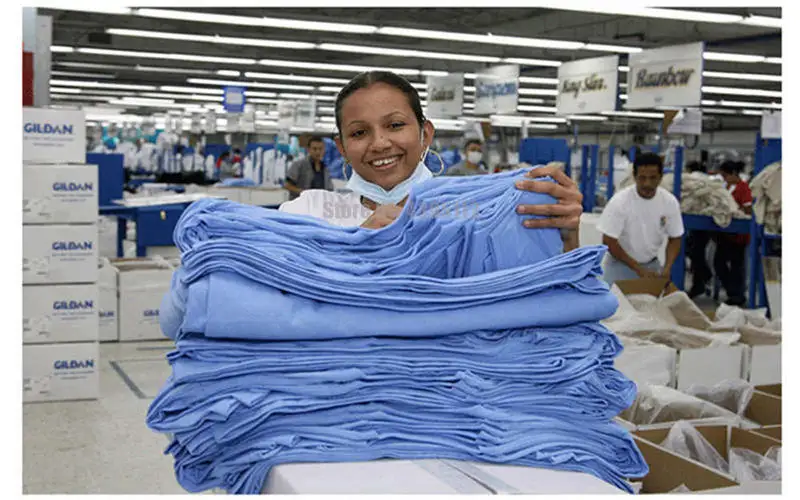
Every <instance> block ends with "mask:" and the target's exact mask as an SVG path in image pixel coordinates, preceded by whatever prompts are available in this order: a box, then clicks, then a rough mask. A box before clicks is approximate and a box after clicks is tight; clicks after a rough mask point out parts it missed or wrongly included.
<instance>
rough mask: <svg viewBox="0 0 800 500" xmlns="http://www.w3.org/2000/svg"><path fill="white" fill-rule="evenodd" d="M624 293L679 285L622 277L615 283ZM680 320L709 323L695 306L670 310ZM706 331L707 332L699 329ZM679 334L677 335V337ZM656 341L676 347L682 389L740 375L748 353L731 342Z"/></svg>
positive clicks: (659, 292)
mask: <svg viewBox="0 0 800 500" xmlns="http://www.w3.org/2000/svg"><path fill="white" fill-rule="evenodd" d="M615 284H616V285H617V286H618V287H619V289H620V290H621V291H622V293H623V294H624V295H638V294H646V295H652V296H655V297H660V296H667V295H670V294H673V293H676V292H678V289H677V288H676V287H675V285H674V284H672V283H671V282H670V281H669V280H667V279H661V278H643V279H636V280H622V281H617V282H616V283H615ZM670 314H673V315H674V316H675V317H676V319H677V320H678V322H679V326H681V327H685V328H694V329H696V330H699V328H698V327H700V326H702V325H704V324H706V323H710V321H709V319H708V316H707V315H706V314H705V313H703V312H702V311H700V310H699V309H697V310H696V311H695V310H686V311H681V310H671V311H670ZM700 333H702V334H706V333H708V332H702V331H701V332H700ZM687 334H688V333H687ZM676 338H677V337H676ZM653 340H654V341H655V342H657V343H664V344H665V345H668V346H670V347H672V348H674V349H676V351H677V362H676V366H675V369H676V372H675V377H674V380H675V384H674V387H677V388H678V389H679V390H685V389H688V388H689V387H691V386H693V385H705V386H714V385H716V384H718V383H720V382H723V381H726V380H734V379H738V378H741V376H742V366H743V363H744V361H743V360H744V357H745V346H743V345H730V346H719V347H696V348H684V347H681V346H680V345H678V344H677V343H667V342H670V340H668V339H664V338H657V339H653Z"/></svg>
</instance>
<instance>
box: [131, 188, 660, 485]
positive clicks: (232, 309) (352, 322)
mask: <svg viewBox="0 0 800 500" xmlns="http://www.w3.org/2000/svg"><path fill="white" fill-rule="evenodd" d="M522 174H524V172H515V173H513V174H512V175H508V174H504V175H498V176H481V179H474V180H473V179H468V178H464V179H448V180H446V181H444V180H442V181H439V180H436V181H430V182H428V183H425V184H422V185H419V186H415V188H414V189H413V190H412V195H411V198H410V201H409V203H408V204H407V205H406V208H405V210H404V212H403V214H402V215H401V217H400V218H399V219H398V220H397V221H396V222H395V223H393V224H392V225H390V226H388V227H386V228H384V229H381V230H377V231H372V230H365V229H360V228H352V229H351V228H341V227H336V226H330V225H328V224H325V223H324V222H320V221H316V220H313V219H311V218H305V217H297V216H292V215H290V214H282V213H278V212H274V211H267V210H264V209H254V208H253V207H244V206H241V205H235V204H231V203H227V202H222V203H205V202H204V203H197V204H195V205H193V206H192V207H191V208H190V209H189V210H187V212H186V213H185V214H184V216H183V218H182V219H181V221H180V223H179V225H178V227H177V228H176V234H175V240H176V242H177V244H178V245H179V246H180V247H181V249H182V250H183V252H184V253H183V268H182V269H181V270H180V271H179V272H177V273H176V274H175V276H174V278H173V285H172V291H171V293H170V294H168V295H167V296H166V297H165V299H164V303H163V305H162V309H161V321H162V328H163V329H164V331H165V333H167V334H168V335H170V336H172V337H174V338H176V339H177V342H176V343H177V350H176V351H175V352H174V353H171V354H170V355H169V356H168V358H169V361H170V364H171V366H172V370H173V373H172V375H171V377H170V378H169V380H168V381H167V384H166V385H165V386H164V387H163V389H162V390H161V392H160V393H159V395H158V397H157V398H156V400H155V401H154V402H153V404H152V406H151V408H150V411H149V413H148V420H147V423H148V425H149V426H150V427H151V428H153V429H155V430H157V431H159V432H164V433H170V434H172V435H173V442H172V444H171V445H170V447H169V449H168V452H169V453H171V454H173V456H174V457H175V469H176V473H177V476H178V479H179V481H180V483H181V484H182V485H183V486H184V488H186V489H187V490H189V491H202V490H206V489H210V488H213V487H223V488H225V489H226V490H228V491H230V492H234V493H256V492H259V491H260V489H261V486H262V484H263V482H264V480H265V479H266V475H267V473H268V472H269V470H270V469H271V467H273V466H274V465H277V464H281V463H288V462H333V461H362V460H372V459H378V458H401V459H418V458H451V459H458V460H474V461H482V462H491V463H502V464H516V465H528V466H534V467H550V468H557V469H562V470H572V471H581V472H589V473H592V474H594V475H596V476H597V477H600V478H602V479H604V480H606V481H608V482H609V483H611V484H614V485H616V486H617V487H619V488H621V489H625V490H628V491H630V484H629V483H628V482H627V481H626V478H636V477H642V476H644V475H645V474H646V472H647V465H646V464H645V462H644V460H643V458H642V456H641V454H640V453H639V451H638V449H637V448H636V446H635V443H634V442H633V440H632V438H631V436H630V435H629V434H628V432H627V431H625V430H624V429H623V428H621V427H620V426H619V425H617V424H615V423H613V422H612V421H611V418H612V417H613V416H614V415H616V414H618V413H619V412H620V411H621V410H622V409H623V408H626V407H628V406H630V404H631V403H632V402H633V400H634V398H635V395H636V387H635V385H634V384H633V383H632V382H631V381H630V380H628V379H627V378H625V377H624V376H623V375H621V374H620V373H619V372H618V371H616V370H615V369H614V368H613V361H614V358H615V357H616V356H617V355H618V354H619V352H620V350H621V344H620V343H619V341H618V339H617V338H616V337H615V336H614V335H613V334H612V333H611V332H610V331H608V330H607V329H606V328H605V327H603V326H601V325H600V324H599V323H598V321H599V320H600V319H602V318H604V317H607V316H609V315H610V314H612V313H613V311H614V308H615V307H616V299H615V298H614V296H613V295H612V294H611V293H609V291H608V288H607V286H606V285H605V284H604V283H603V282H602V281H601V280H599V279H598V276H599V275H600V273H601V270H600V261H601V258H602V256H603V251H602V249H601V248H587V249H580V250H578V251H575V252H571V253H569V254H566V255H561V254H560V252H561V243H560V235H559V233H558V231H555V230H530V229H527V228H524V227H523V226H522V224H521V217H520V216H519V215H517V214H516V213H515V207H516V205H517V204H520V203H542V202H551V201H552V199H550V198H547V197H544V198H543V197H541V195H536V194H534V193H528V194H526V193H525V192H523V191H520V190H518V189H516V188H515V187H514V185H513V181H514V180H515V178H516V177H517V176H519V175H522ZM487 178H489V180H488V181H484V179H487ZM426 196H427V197H429V198H426ZM426 199H431V200H436V201H437V203H439V206H442V204H444V205H446V207H449V208H455V207H460V206H465V205H469V204H473V205H475V206H476V211H475V216H474V217H472V218H458V217H454V216H436V217H432V216H430V214H428V215H426V213H425V210H426V208H424V203H423V202H424V201H425V200H426ZM445 213H446V214H447V213H448V212H445ZM565 304H568V307H566V308H565Z"/></svg>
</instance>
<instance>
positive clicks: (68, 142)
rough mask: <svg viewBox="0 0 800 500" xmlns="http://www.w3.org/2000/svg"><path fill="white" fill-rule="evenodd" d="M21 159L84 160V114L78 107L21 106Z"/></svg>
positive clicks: (36, 161) (49, 160)
mask: <svg viewBox="0 0 800 500" xmlns="http://www.w3.org/2000/svg"><path fill="white" fill-rule="evenodd" d="M22 161H24V162H31V163H83V162H85V161H86V113H85V112H84V111H81V110H65V109H44V108H22Z"/></svg>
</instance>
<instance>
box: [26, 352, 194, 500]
mask: <svg viewBox="0 0 800 500" xmlns="http://www.w3.org/2000/svg"><path fill="white" fill-rule="evenodd" d="M171 349H172V343H171V342H169V341H167V342H148V343H110V344H100V360H101V363H100V366H101V372H100V399H98V400H97V401H79V402H63V403H34V404H26V405H23V429H24V441H23V448H24V451H23V492H24V493H26V494H51V493H78V494H80V493H83V494H98V493H105V494H134V493H139V494H180V493H185V491H184V490H183V489H182V488H181V487H180V486H179V485H178V483H177V481H176V480H175V475H174V472H173V468H172V457H170V456H166V455H164V454H163V451H164V449H165V448H166V446H167V444H168V442H167V439H166V438H165V437H164V435H161V434H157V433H155V432H153V431H151V430H150V429H148V428H147V426H146V425H145V416H146V413H147V407H148V405H149V404H150V401H151V400H152V399H153V397H154V396H155V395H156V394H157V392H158V389H159V388H160V386H161V384H163V382H164V381H165V380H166V378H167V376H168V375H169V371H170V370H169V366H168V365H167V362H166V360H165V359H164V355H165V354H166V353H167V352H169V351H170V350H171ZM126 379H127V380H126Z"/></svg>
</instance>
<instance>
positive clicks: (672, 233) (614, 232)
mask: <svg viewBox="0 0 800 500" xmlns="http://www.w3.org/2000/svg"><path fill="white" fill-rule="evenodd" d="M597 229H598V230H599V231H600V232H601V233H603V234H605V235H607V236H610V237H611V238H615V239H617V240H619V244H620V246H621V247H622V249H623V250H625V252H627V253H628V255H630V256H631V258H633V259H634V260H635V261H636V262H638V263H640V264H645V263H647V262H650V261H651V260H653V259H655V258H657V257H658V254H659V250H660V249H661V247H662V246H663V244H664V242H665V240H666V239H667V238H678V237H680V236H683V218H682V216H681V207H680V204H679V203H678V200H677V198H675V196H673V194H672V193H670V192H669V191H667V190H666V189H664V188H661V187H659V188H658V189H657V190H656V195H655V196H653V198H651V199H649V200H648V199H646V198H642V197H641V196H639V193H637V192H636V186H635V185H634V186H629V187H627V188H625V189H623V190H622V191H619V192H618V193H616V194H615V195H614V196H613V197H612V198H611V200H610V201H609V202H608V205H606V207H605V210H603V213H602V215H601V216H600V221H599V222H598V224H597Z"/></svg>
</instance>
